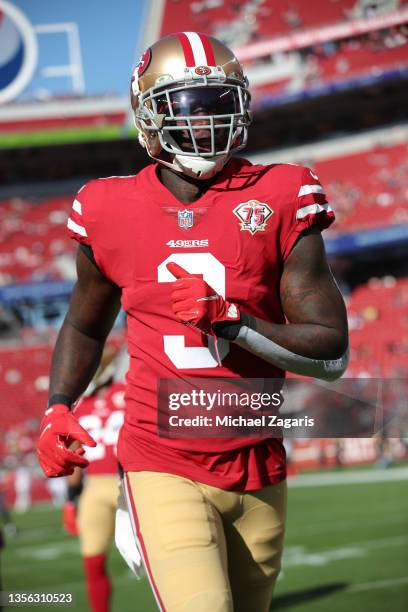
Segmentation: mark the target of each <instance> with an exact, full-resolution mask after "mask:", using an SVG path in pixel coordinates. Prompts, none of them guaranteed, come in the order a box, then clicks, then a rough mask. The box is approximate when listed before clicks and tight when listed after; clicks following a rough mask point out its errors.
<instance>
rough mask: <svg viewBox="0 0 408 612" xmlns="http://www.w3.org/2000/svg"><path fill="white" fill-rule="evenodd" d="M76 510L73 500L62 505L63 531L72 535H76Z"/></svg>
mask: <svg viewBox="0 0 408 612" xmlns="http://www.w3.org/2000/svg"><path fill="white" fill-rule="evenodd" d="M76 512H77V508H76V505H75V504H74V502H72V501H67V502H65V504H64V507H63V509H62V524H63V525H64V529H65V531H66V532H67V533H69V535H72V536H77V535H78V527H77V522H76Z"/></svg>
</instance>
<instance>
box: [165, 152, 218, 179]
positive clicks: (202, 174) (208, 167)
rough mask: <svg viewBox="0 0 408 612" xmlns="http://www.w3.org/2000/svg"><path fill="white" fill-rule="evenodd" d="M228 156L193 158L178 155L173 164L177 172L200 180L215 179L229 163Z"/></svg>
mask: <svg viewBox="0 0 408 612" xmlns="http://www.w3.org/2000/svg"><path fill="white" fill-rule="evenodd" d="M227 160H228V155H220V156H218V157H209V158H206V157H193V156H189V155H176V156H175V157H174V161H173V164H174V166H175V168H176V169H177V170H179V171H180V172H182V173H183V174H185V175H186V176H191V177H192V178H196V179H199V180H205V179H209V178H211V177H213V176H214V175H215V174H217V172H219V171H220V170H221V169H222V168H223V167H224V166H225V164H226V163H227Z"/></svg>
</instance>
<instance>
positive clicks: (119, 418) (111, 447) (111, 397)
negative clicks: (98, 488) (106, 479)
mask: <svg viewBox="0 0 408 612" xmlns="http://www.w3.org/2000/svg"><path fill="white" fill-rule="evenodd" d="M124 395H125V385H124V384H123V383H115V384H113V385H111V386H110V387H108V388H107V389H104V390H103V391H102V392H101V393H98V394H97V395H94V396H91V397H84V398H83V399H82V400H81V401H80V403H79V404H78V407H77V408H76V409H75V416H76V417H77V419H78V421H79V423H80V425H81V426H82V427H83V428H84V429H86V430H87V431H88V432H89V433H90V435H91V436H92V438H94V440H95V441H96V442H97V446H95V448H92V447H85V448H86V451H85V457H86V458H87V459H88V461H89V467H88V468H87V474H89V475H90V476H91V475H95V474H98V475H105V474H117V473H118V459H117V442H118V436H119V430H120V428H121V427H122V425H123V421H124V410H125V400H124Z"/></svg>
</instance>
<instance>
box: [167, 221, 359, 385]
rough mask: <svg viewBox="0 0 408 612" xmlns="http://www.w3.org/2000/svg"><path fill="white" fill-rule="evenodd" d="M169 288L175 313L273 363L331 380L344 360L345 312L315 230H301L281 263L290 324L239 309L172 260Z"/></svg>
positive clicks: (283, 300) (282, 292)
mask: <svg viewBox="0 0 408 612" xmlns="http://www.w3.org/2000/svg"><path fill="white" fill-rule="evenodd" d="M167 267H168V269H169V270H170V272H172V274H174V276H176V278H177V279H178V280H177V281H176V282H175V283H174V286H175V289H174V291H173V293H172V302H173V311H174V313H175V314H176V317H177V318H178V319H179V320H180V321H182V322H184V323H189V324H193V325H195V326H196V327H198V328H199V329H201V330H202V331H204V332H206V333H214V332H215V334H216V335H217V336H219V337H222V338H226V339H228V340H230V341H233V342H235V343H236V344H238V345H239V346H241V347H242V348H244V349H245V350H247V351H249V352H250V353H252V354H254V355H256V356H258V357H261V358H262V359H264V360H265V361H267V362H269V363H271V364H272V365H274V366H276V367H278V368H281V369H283V370H287V371H289V372H293V373H296V374H302V375H305V376H312V377H316V378H322V379H325V380H335V379H336V378H339V377H340V376H341V375H342V374H343V373H344V371H345V369H346V367H347V362H348V350H347V347H348V331H347V316H346V309H345V306H344V302H343V299H342V297H341V294H340V292H339V289H338V287H337V285H336V283H335V281H334V279H333V276H332V274H331V272H330V269H329V267H328V264H327V261H326V257H325V252H324V245H323V240H322V237H321V235H320V232H319V231H318V230H316V229H310V230H308V231H307V232H304V233H303V234H302V235H301V237H300V238H299V240H298V242H297V244H296V245H295V246H294V247H293V249H292V251H291V252H290V254H289V255H288V257H287V258H286V260H285V263H284V269H283V273H282V279H281V284H280V298H281V303H282V308H283V311H284V313H285V315H286V317H287V319H288V321H289V325H283V324H276V323H270V322H268V321H264V320H262V319H259V318H256V317H253V316H251V315H248V314H247V313H245V312H243V311H240V310H239V309H238V308H237V307H236V305H234V304H230V303H229V302H227V301H226V300H224V299H223V298H222V297H221V296H218V295H217V294H215V292H214V290H213V289H212V288H211V287H209V286H208V285H207V283H205V281H203V280H201V279H198V278H194V277H191V276H190V275H189V274H188V273H187V272H186V271H185V270H183V269H182V268H180V266H178V265H177V264H174V263H169V264H167Z"/></svg>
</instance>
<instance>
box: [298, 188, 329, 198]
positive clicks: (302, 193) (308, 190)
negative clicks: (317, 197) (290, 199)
mask: <svg viewBox="0 0 408 612" xmlns="http://www.w3.org/2000/svg"><path fill="white" fill-rule="evenodd" d="M309 193H324V191H323V187H322V186H321V185H302V187H301V188H300V189H299V193H298V198H300V197H302V196H305V195H309Z"/></svg>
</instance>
